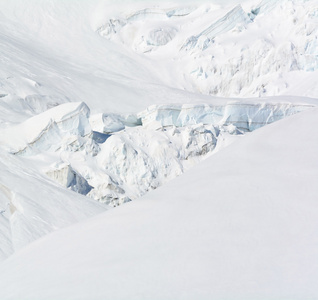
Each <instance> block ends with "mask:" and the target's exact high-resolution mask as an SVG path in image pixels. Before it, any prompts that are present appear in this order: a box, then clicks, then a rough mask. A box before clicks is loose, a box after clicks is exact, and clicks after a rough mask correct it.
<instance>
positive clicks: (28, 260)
mask: <svg viewBox="0 0 318 300" xmlns="http://www.w3.org/2000/svg"><path fill="white" fill-rule="evenodd" d="M317 113H318V111H317V109H314V110H310V111H306V112H303V113H301V114H297V115H295V116H292V117H290V118H288V119H285V120H282V121H279V122H276V123H275V124H271V125H269V126H266V127H264V128H262V129H259V130H258V131H254V132H253V133H251V134H249V135H248V136H246V137H244V138H243V139H240V141H238V142H236V143H233V144H231V145H230V146H229V147H227V148H226V149H224V150H222V151H220V152H218V153H217V154H215V155H214V156H211V157H210V158H208V159H207V160H205V162H204V163H202V164H200V165H198V166H197V167H195V168H194V169H192V171H191V172H188V173H187V174H185V175H183V176H181V177H179V178H178V179H176V180H173V181H171V182H170V183H168V184H167V185H166V186H164V187H162V188H161V189H158V190H156V191H154V192H152V193H150V194H148V195H147V196H146V197H144V198H142V199H140V200H136V201H134V202H131V203H128V204H125V205H123V206H121V207H119V208H116V209H113V210H111V211H108V212H106V213H104V214H102V215H100V216H97V217H95V218H92V219H91V220H88V221H86V222H82V223H80V224H77V225H74V226H71V227H69V228H67V229H64V230H60V231H58V232H55V233H53V234H50V235H48V236H46V237H45V238H43V239H41V240H38V241H36V242H34V243H33V244H31V245H29V246H27V247H26V248H24V249H23V250H22V251H20V252H19V253H17V254H15V255H13V256H12V257H11V258H9V259H8V260H7V261H5V262H3V263H2V265H1V266H0V279H1V280H0V288H1V291H2V298H3V299H20V298H21V297H22V298H24V299H60V298H62V299H63V298H67V299H87V298H90V299H127V298H129V299H194V298H200V299H234V298H235V299H315V298H316V297H317V295H318V294H317V288H316V287H317V286H316V282H317V278H318V273H317V272H318V265H317V255H318V252H317V251H318V249H317V243H318V239H317V234H316V231H317V226H318V221H317V220H318V211H317V194H318V186H317V178H318V163H317V162H318V154H317V151H316V149H317V147H318V145H317V141H318V135H317V130H316V129H315V128H316V125H318V124H317V120H318V114H317ZM304 145H306V147H304ZM79 233H80V235H79ZM17 266H19V268H17ZM17 283H18V287H17Z"/></svg>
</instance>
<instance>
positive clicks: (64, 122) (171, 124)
mask: <svg viewBox="0 0 318 300" xmlns="http://www.w3.org/2000/svg"><path fill="white" fill-rule="evenodd" d="M274 102H275V101H274ZM309 107H310V105H305V104H297V103H280V102H278V103H270V101H265V102H264V101H263V102H259V103H257V102H255V101H254V102H251V101H250V102H249V101H246V103H242V102H240V103H239V102H235V101H233V100H232V101H227V103H225V104H223V105H222V104H184V105H178V104H170V105H155V106H151V107H149V108H147V109H146V110H144V111H141V112H139V113H138V114H136V115H133V114H130V115H128V116H121V115H116V114H106V113H104V114H97V115H92V116H90V113H89V108H88V107H87V105H86V104H84V103H72V104H62V105H60V106H57V107H55V108H53V109H50V110H48V111H46V112H44V113H42V114H39V115H37V116H35V117H32V118H30V119H28V120H27V121H25V122H23V123H22V124H19V125H14V126H12V127H8V128H6V129H5V130H4V131H3V132H2V135H1V136H2V140H3V139H5V138H7V137H8V136H9V135H12V134H14V136H15V138H14V139H10V151H11V153H13V154H15V155H24V156H26V157H32V156H36V155H44V157H47V158H46V159H45V160H46V161H47V162H46V164H45V166H43V167H42V170H44V172H45V174H46V175H47V176H48V177H49V178H51V179H52V180H54V181H56V182H58V183H59V184H60V185H62V186H63V187H65V188H68V189H71V190H73V191H75V192H78V193H80V194H84V195H87V196H89V197H91V198H93V199H95V200H97V201H99V202H103V203H106V204H109V205H111V206H117V205H119V204H121V203H124V202H127V201H130V200H132V199H136V198H137V197H140V196H142V195H144V194H145V193H146V192H147V191H149V190H151V189H156V188H157V187H159V186H161V185H162V184H163V183H165V182H167V181H169V180H171V179H173V178H175V177H176V176H178V175H180V174H182V173H183V172H184V171H186V170H187V169H189V167H191V166H193V165H194V164H196V163H198V162H199V161H201V160H202V159H204V158H205V157H206V156H207V155H208V154H211V153H213V150H214V149H216V148H220V147H222V144H226V143H227V142H226V141H227V140H228V141H230V140H232V139H233V138H234V137H235V136H237V135H241V134H244V133H245V132H250V131H253V130H255V129H257V128H260V127H262V126H264V125H267V124H270V123H272V122H275V121H277V120H280V119H282V118H285V117H287V116H290V115H292V114H295V113H299V112H302V111H304V110H306V109H308V108H309ZM92 128H93V130H92Z"/></svg>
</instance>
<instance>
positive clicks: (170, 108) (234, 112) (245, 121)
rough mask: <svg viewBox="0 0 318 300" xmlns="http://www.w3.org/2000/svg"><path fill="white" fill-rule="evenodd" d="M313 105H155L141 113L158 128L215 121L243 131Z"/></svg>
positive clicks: (152, 125) (147, 121) (141, 117)
mask: <svg viewBox="0 0 318 300" xmlns="http://www.w3.org/2000/svg"><path fill="white" fill-rule="evenodd" d="M310 107H312V106H310V105H297V104H291V103H277V104H270V103H242V102H235V103H228V104H226V105H211V104H202V105H192V104H186V105H181V104H180V105H178V104H175V105H154V106H151V107H149V108H148V109H146V110H144V111H143V112H141V113H139V115H138V116H139V117H140V119H141V121H142V124H143V126H145V127H149V128H152V129H158V128H160V127H166V126H177V127H182V126H190V125H195V124H200V123H202V124H214V125H216V126H228V125H234V126H236V127H237V128H238V129H240V130H243V131H253V130H255V129H257V128H260V127H262V126H264V125H266V124H270V123H273V122H275V121H278V120H280V119H283V118H284V117H287V116H290V115H293V114H295V113H298V112H302V111H304V110H306V109H308V108H310Z"/></svg>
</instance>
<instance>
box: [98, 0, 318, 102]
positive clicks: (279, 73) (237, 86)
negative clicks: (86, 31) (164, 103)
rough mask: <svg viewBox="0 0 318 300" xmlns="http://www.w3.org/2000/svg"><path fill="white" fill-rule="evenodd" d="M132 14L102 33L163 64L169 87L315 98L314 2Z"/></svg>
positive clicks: (291, 0)
mask: <svg viewBox="0 0 318 300" xmlns="http://www.w3.org/2000/svg"><path fill="white" fill-rule="evenodd" d="M235 3H236V6H235ZM243 4H244V5H243ZM127 10H128V9H126V11H125V12H126V14H122V15H121V16H118V17H117V18H115V19H110V20H109V21H108V22H106V23H105V24H104V25H103V26H102V27H100V28H99V30H98V32H99V33H100V34H101V35H102V36H103V37H105V38H107V39H108V40H110V41H113V42H116V43H121V44H124V45H125V46H127V47H128V48H131V49H133V50H134V51H136V52H137V53H143V55H144V56H145V57H147V58H148V59H149V60H151V61H152V62H153V63H155V62H156V61H158V60H160V62H161V66H159V68H160V72H164V73H165V77H164V78H166V83H167V84H168V85H172V86H178V87H181V88H184V89H186V90H190V91H195V92H200V93H204V94H212V95H220V96H236V97H237V96H244V97H246V96H249V97H250V96H257V97H258V96H263V95H267V96H269V95H277V94H295V95H302V96H305V95H306V96H314V97H315V96H316V95H317V88H316V86H317V67H318V52H317V47H318V44H317V41H318V30H317V24H318V18H317V16H318V14H317V11H318V7H317V3H316V1H296V0H282V1H272V0H263V1H261V2H256V1H248V2H245V3H242V5H240V4H237V2H234V1H233V2H232V3H231V4H228V5H227V6H225V7H223V8H222V9H220V7H219V6H217V5H214V4H213V2H212V4H210V5H202V6H200V5H198V6H195V5H192V6H189V5H188V4H185V5H184V6H183V7H179V8H174V9H173V8H171V6H163V7H162V8H161V9H159V8H156V9H154V8H151V7H149V8H148V9H143V10H138V11H132V12H130V13H129V12H128V11H127ZM198 16H199V17H198ZM167 70H168V72H167ZM291 73H292V75H291ZM300 78H301V79H302V80H303V81H305V83H302V82H301V83H299V82H298V80H299V79H300ZM308 82H310V83H309V85H307V83H308ZM295 86H296V87H295Z"/></svg>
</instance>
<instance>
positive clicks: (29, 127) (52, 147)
mask: <svg viewBox="0 0 318 300" xmlns="http://www.w3.org/2000/svg"><path fill="white" fill-rule="evenodd" d="M89 115H90V110H89V108H88V106H87V105H86V104H85V103H83V102H77V103H66V104H61V105H59V106H56V107H54V108H52V109H49V110H47V111H46V112H44V113H41V114H39V115H37V116H35V117H32V118H30V119H28V120H27V121H25V122H23V123H21V124H19V125H16V126H13V127H9V128H6V129H4V130H3V132H2V133H1V136H0V138H1V139H2V140H3V141H4V140H5V142H6V144H7V145H8V146H9V147H10V148H11V149H10V151H11V152H12V153H14V154H28V153H30V152H31V153H36V152H39V151H56V150H57V149H58V148H60V147H61V146H62V143H63V140H66V139H68V143H69V144H70V143H71V141H73V142H74V141H75V140H76V139H77V138H78V137H83V136H86V135H88V134H90V133H91V127H90V125H89V121H88V118H89Z"/></svg>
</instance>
